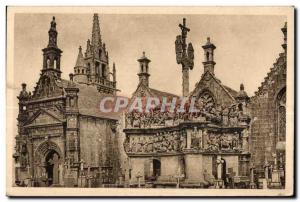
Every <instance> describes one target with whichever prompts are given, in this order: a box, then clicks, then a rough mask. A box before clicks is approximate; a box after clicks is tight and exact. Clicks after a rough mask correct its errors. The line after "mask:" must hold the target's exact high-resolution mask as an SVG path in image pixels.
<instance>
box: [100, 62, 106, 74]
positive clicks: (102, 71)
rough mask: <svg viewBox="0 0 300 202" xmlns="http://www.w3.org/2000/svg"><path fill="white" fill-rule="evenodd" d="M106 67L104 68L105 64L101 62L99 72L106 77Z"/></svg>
mask: <svg viewBox="0 0 300 202" xmlns="http://www.w3.org/2000/svg"><path fill="white" fill-rule="evenodd" d="M105 70H106V68H105V64H102V66H101V73H102V75H101V76H102V77H106V71H105Z"/></svg>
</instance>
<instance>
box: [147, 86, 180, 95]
mask: <svg viewBox="0 0 300 202" xmlns="http://www.w3.org/2000/svg"><path fill="white" fill-rule="evenodd" d="M149 90H150V93H151V94H152V95H153V96H156V97H179V96H178V95H175V94H172V93H169V92H164V91H160V90H157V89H154V88H149Z"/></svg>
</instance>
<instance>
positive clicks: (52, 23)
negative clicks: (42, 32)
mask: <svg viewBox="0 0 300 202" xmlns="http://www.w3.org/2000/svg"><path fill="white" fill-rule="evenodd" d="M50 24H51V29H53V30H55V29H56V22H55V16H53V17H52V21H51V23H50Z"/></svg>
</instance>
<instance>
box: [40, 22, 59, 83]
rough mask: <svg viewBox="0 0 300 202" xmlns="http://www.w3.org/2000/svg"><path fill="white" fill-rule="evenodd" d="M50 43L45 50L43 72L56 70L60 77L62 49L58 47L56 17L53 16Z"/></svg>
mask: <svg viewBox="0 0 300 202" xmlns="http://www.w3.org/2000/svg"><path fill="white" fill-rule="evenodd" d="M48 34H49V43H48V46H47V47H46V48H44V49H43V50H42V51H43V70H42V72H48V71H51V72H55V74H56V75H57V77H58V78H60V76H61V71H60V59H61V53H62V51H61V50H60V49H59V48H58V47H57V31H56V22H55V17H54V16H53V17H52V21H51V23H50V29H49V31H48Z"/></svg>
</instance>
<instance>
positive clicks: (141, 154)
mask: <svg viewBox="0 0 300 202" xmlns="http://www.w3.org/2000/svg"><path fill="white" fill-rule="evenodd" d="M293 194H294V8H293V7H50V6H49V7H13V6H12V7H8V9H7V195H9V196H292V195H293Z"/></svg>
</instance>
